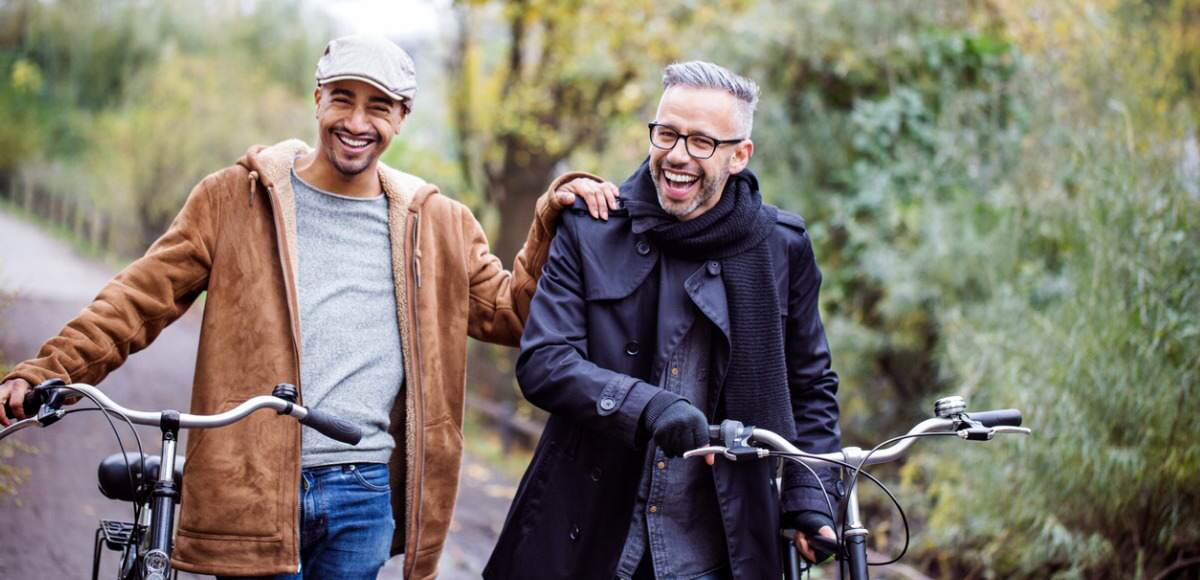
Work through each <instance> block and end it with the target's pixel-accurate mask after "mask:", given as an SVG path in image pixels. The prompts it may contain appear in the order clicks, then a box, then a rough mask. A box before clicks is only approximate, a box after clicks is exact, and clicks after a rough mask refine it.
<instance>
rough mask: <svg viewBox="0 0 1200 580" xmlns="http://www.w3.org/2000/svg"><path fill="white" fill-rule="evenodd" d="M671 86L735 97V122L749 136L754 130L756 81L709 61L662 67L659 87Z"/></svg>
mask: <svg viewBox="0 0 1200 580" xmlns="http://www.w3.org/2000/svg"><path fill="white" fill-rule="evenodd" d="M675 86H684V87H692V88H696V89H717V90H721V91H725V92H727V93H729V94H731V95H733V96H734V98H736V99H737V100H738V104H739V106H738V124H739V125H741V126H742V128H743V129H744V130H745V132H746V134H745V137H746V138H749V137H750V132H751V131H753V130H754V109H755V107H757V106H758V93H759V91H758V84H756V83H755V82H754V81H752V80H750V79H748V78H746V77H743V76H741V75H737V74H734V73H732V72H730V71H729V69H727V68H725V67H723V66H719V65H715V64H713V63H711V62H704V61H699V60H694V61H692V62H677V63H675V64H672V65H670V66H668V67H667V68H666V69H665V70H663V90H666V89H669V88H671V87H675Z"/></svg>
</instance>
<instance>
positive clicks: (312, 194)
mask: <svg viewBox="0 0 1200 580" xmlns="http://www.w3.org/2000/svg"><path fill="white" fill-rule="evenodd" d="M292 188H293V189H294V190H295V192H296V240H297V245H298V250H299V283H298V294H299V300H300V334H301V340H302V341H303V345H302V347H301V356H300V389H301V397H302V398H303V401H304V405H305V406H308V407H311V408H316V409H320V410H323V411H328V412H330V413H333V414H335V415H336V416H337V417H340V418H342V419H345V420H347V421H350V422H352V423H354V424H356V425H359V426H360V427H362V429H363V438H362V441H361V442H359V444H358V445H357V446H354V447H351V446H349V445H346V444H344V443H339V442H337V441H334V440H333V439H329V438H327V437H325V436H324V435H321V434H320V433H317V432H316V431H314V430H312V429H309V428H304V429H303V430H302V433H303V436H302V441H301V464H302V465H303V466H304V467H315V466H319V465H334V464H339V463H387V461H388V458H389V457H390V456H391V453H392V448H393V447H395V442H394V441H393V439H392V437H391V435H389V434H388V414H389V411H390V410H391V408H392V403H393V402H394V401H395V399H396V396H397V394H398V393H399V392H400V388H401V386H402V385H403V383H404V361H403V356H402V352H401V347H400V325H399V321H398V320H397V318H396V293H395V281H394V280H393V279H392V265H391V264H392V260H391V256H392V251H391V240H390V235H389V233H388V217H387V210H388V202H387V198H386V197H385V196H383V195H380V196H378V197H374V198H365V199H364V198H354V197H345V196H340V195H336V194H333V193H329V192H325V191H321V190H319V189H316V188H314V187H312V186H311V185H309V184H307V183H305V182H304V181H303V180H301V179H300V178H299V177H298V176H297V175H296V174H295V172H293V173H292Z"/></svg>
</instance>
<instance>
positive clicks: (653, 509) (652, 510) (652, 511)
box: [650, 505, 658, 514]
mask: <svg viewBox="0 0 1200 580" xmlns="http://www.w3.org/2000/svg"><path fill="white" fill-rule="evenodd" d="M650 513H652V514H656V513H658V506H656V505H652V506H650Z"/></svg>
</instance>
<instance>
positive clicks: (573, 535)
mask: <svg viewBox="0 0 1200 580" xmlns="http://www.w3.org/2000/svg"><path fill="white" fill-rule="evenodd" d="M569 535H570V536H571V539H572V540H578V539H579V526H572V527H571V533H570V534H569Z"/></svg>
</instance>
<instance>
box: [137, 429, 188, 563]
mask: <svg viewBox="0 0 1200 580" xmlns="http://www.w3.org/2000/svg"><path fill="white" fill-rule="evenodd" d="M161 428H162V461H161V463H160V464H159V465H160V467H159V470H158V480H157V481H155V482H154V491H153V492H152V493H151V500H150V501H151V504H150V505H151V507H150V514H151V516H150V517H151V522H150V546H149V548H150V549H149V551H147V552H146V554H145V555H144V556H143V559H142V562H141V565H142V566H143V567H144V570H145V575H144V578H145V579H146V580H165V579H166V578H167V577H168V576H169V575H170V572H171V570H170V569H171V534H172V532H173V531H174V528H175V505H176V504H177V503H178V502H179V486H178V484H177V483H176V482H175V455H176V453H175V451H176V449H175V448H176V444H177V443H178V441H179V411H163V413H162V423H161Z"/></svg>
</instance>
